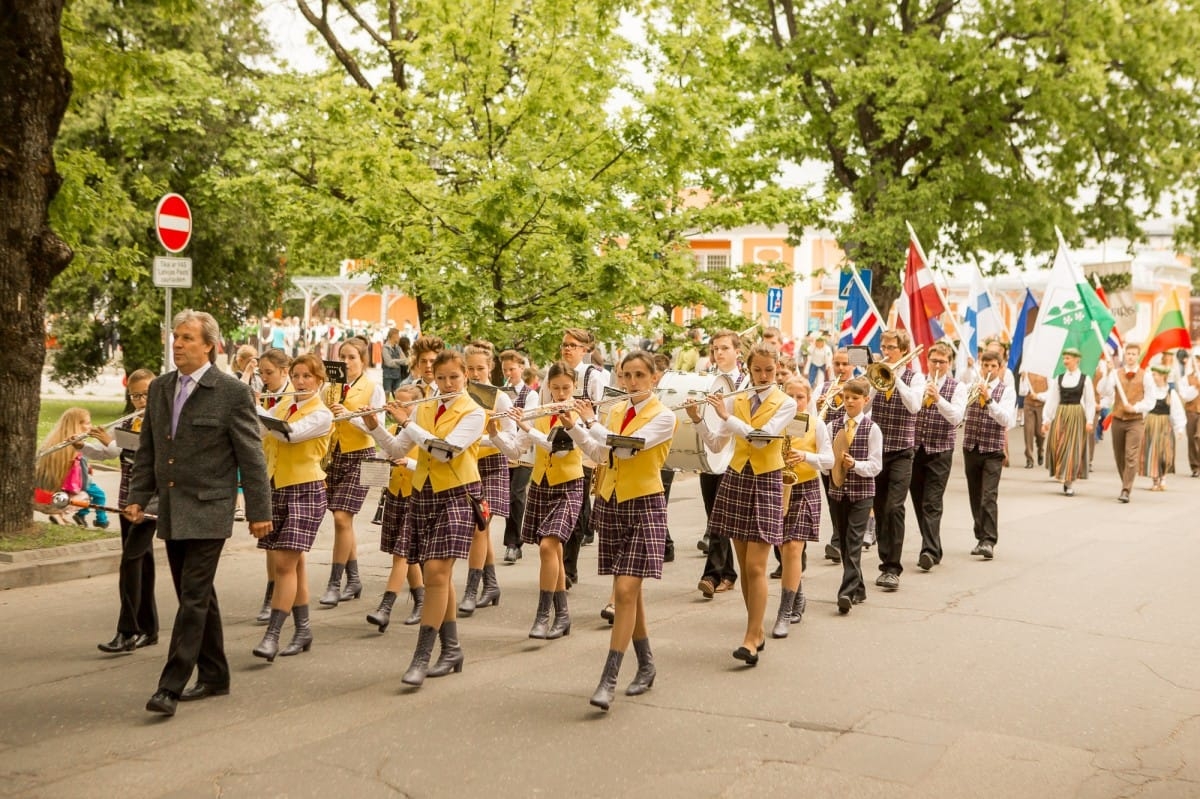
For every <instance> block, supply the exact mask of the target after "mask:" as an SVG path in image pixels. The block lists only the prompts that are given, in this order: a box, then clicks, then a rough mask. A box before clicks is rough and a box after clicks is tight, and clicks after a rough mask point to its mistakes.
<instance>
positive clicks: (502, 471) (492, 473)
mask: <svg viewBox="0 0 1200 799" xmlns="http://www.w3.org/2000/svg"><path fill="white" fill-rule="evenodd" d="M479 480H480V482H482V483H483V497H484V499H486V500H487V501H488V507H489V508H490V509H491V511H492V515H493V516H499V517H500V518H501V519H507V518H508V514H509V512H510V508H511V503H510V502H509V491H508V458H506V457H504V456H503V455H501V454H500V453H496V454H494V455H485V456H484V457H482V458H480V459H479Z"/></svg>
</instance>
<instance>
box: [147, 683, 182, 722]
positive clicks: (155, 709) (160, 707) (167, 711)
mask: <svg viewBox="0 0 1200 799" xmlns="http://www.w3.org/2000/svg"><path fill="white" fill-rule="evenodd" d="M178 704H179V697H177V696H175V694H173V693H171V692H170V691H168V690H166V689H165V688H159V689H158V690H157V691H155V692H154V696H152V697H150V701H149V702H147V703H146V710H149V711H150V712H151V713H162V714H163V715H164V716H174V715H175V706H176V705H178Z"/></svg>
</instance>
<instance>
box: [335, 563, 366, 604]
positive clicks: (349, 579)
mask: <svg viewBox="0 0 1200 799" xmlns="http://www.w3.org/2000/svg"><path fill="white" fill-rule="evenodd" d="M360 596H362V580H360V579H358V561H357V560H348V561H346V587H345V588H343V589H342V594H341V596H340V597H339V599H340V600H341V601H342V602H348V601H349V600H351V599H358V598H359V597H360Z"/></svg>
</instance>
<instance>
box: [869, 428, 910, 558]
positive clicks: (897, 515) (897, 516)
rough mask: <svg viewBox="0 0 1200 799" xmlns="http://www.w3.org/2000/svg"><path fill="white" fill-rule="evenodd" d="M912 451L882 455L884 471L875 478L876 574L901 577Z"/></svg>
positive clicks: (905, 450) (901, 450) (902, 450)
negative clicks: (889, 573) (882, 573)
mask: <svg viewBox="0 0 1200 799" xmlns="http://www.w3.org/2000/svg"><path fill="white" fill-rule="evenodd" d="M912 470H913V450H912V449H911V448H909V449H899V450H896V451H895V452H885V453H883V471H881V472H880V473H879V474H878V475H876V476H875V502H874V505H875V538H876V546H878V547H879V571H881V572H891V573H892V574H900V573H901V572H902V571H904V566H902V565H901V564H900V556H901V554H902V553H903V551H904V506H905V501H906V500H907V499H908V484H909V483H910V482H911V481H912Z"/></svg>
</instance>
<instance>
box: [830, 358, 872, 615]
mask: <svg viewBox="0 0 1200 799" xmlns="http://www.w3.org/2000/svg"><path fill="white" fill-rule="evenodd" d="M870 393H871V385H870V383H868V382H867V381H866V380H865V379H864V378H861V377H856V378H854V379H852V380H849V381H847V382H846V385H845V386H844V387H843V389H842V402H843V404H844V405H845V408H846V412H845V414H844V415H843V416H842V417H841V418H839V419H837V420H836V421H834V423H833V424H832V425H830V427H829V434H830V438H832V439H833V440H834V442H835V443H836V442H837V440H838V434H839V433H844V439H845V443H846V449H845V451H844V452H842V454H841V458H842V462H841V464H840V465H839V464H838V463H837V462H836V461H835V463H834V466H833V468H834V469H837V470H839V471H842V472H844V474H845V476H844V478H843V479H842V484H841V485H838V481H837V479H836V478H835V479H833V480H832V481H831V485H830V486H829V510H830V515H832V516H833V518H834V525H835V529H836V530H838V539H837V541H838V549H839V550H840V551H841V553H842V584H841V586H840V587H839V588H838V597H837V606H838V613H841V614H843V615H845V614H847V613H849V612H850V608H851V606H853V605H857V604H858V603H859V602H863V601H865V600H866V598H867V587H866V582H865V581H864V580H863V573H862V565H861V563H860V562H859V559H860V558H861V556H862V542H863V535H864V534H865V533H866V530H867V519H869V518H870V517H871V506H872V503H873V502H874V496H875V478H876V476H877V475H878V474H879V471H880V469H882V468H883V433H881V432H880V431H879V425H877V424H875V423H874V422H873V421H872V420H871V418H870V417H869V416H867V415H866V414H865V413H864V409H865V408H866V406H867V402H868V397H869V396H870ZM836 457H837V456H836V451H835V458H836Z"/></svg>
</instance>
